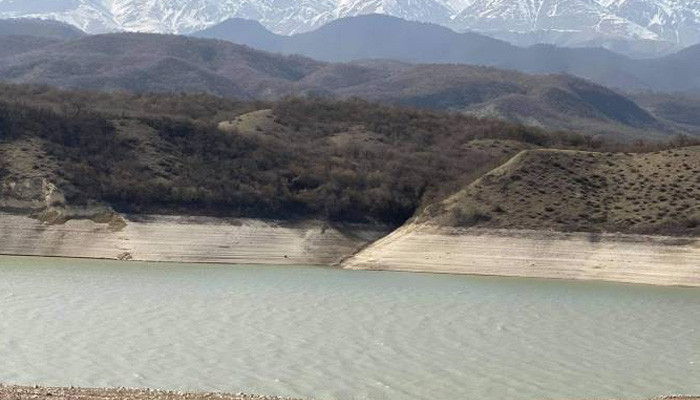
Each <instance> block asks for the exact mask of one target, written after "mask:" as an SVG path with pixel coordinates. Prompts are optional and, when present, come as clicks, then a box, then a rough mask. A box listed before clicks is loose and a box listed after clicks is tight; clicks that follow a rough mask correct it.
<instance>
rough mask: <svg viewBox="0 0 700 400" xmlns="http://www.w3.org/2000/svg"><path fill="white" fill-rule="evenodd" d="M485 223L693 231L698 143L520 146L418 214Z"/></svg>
mask: <svg viewBox="0 0 700 400" xmlns="http://www.w3.org/2000/svg"><path fill="white" fill-rule="evenodd" d="M423 219H429V220H431V221H433V222H436V223H440V224H449V225H457V226H478V227H485V228H523V229H551V230H560V231H603V232H625V233H663V234H683V235H698V234H700V147H687V148H681V149H675V150H668V151H660V152H653V153H646V154H624V153H594V152H580V151H560V150H535V151H526V152H523V153H521V154H519V155H518V156H516V157H515V158H513V159H512V160H511V161H510V162H508V163H507V164H505V165H503V166H501V167H500V168H497V169H496V170H494V171H492V172H490V173H488V174H486V175H485V176H483V177H482V178H481V179H479V180H478V181H476V182H474V183H473V184H471V185H470V186H468V187H467V188H466V189H464V190H463V191H461V192H459V193H458V194H456V195H454V196H452V197H451V198H449V199H448V200H446V201H445V202H444V203H441V204H440V205H437V206H434V207H431V209H430V210H429V211H428V212H427V213H426V214H425V215H424V216H423Z"/></svg>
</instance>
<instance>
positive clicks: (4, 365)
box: [0, 257, 700, 400]
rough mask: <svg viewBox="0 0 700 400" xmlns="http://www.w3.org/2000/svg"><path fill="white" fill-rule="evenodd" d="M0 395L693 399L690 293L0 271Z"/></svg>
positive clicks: (24, 268)
mask: <svg viewBox="0 0 700 400" xmlns="http://www.w3.org/2000/svg"><path fill="white" fill-rule="evenodd" d="M0 382H4V383H14V384H42V385H64V386H65V385H75V386H91V387H94V386H131V387H153V388H165V389H178V390H207V391H209V390H214V391H233V392H239V391H245V392H255V393H261V394H275V395H285V396H299V397H313V398H316V399H431V400H435V399H457V398H460V399H462V398H464V399H467V398H469V399H477V398H493V399H505V398H509V399H555V398H556V399H584V398H610V397H617V398H620V397H623V398H637V397H647V396H656V395H661V394H675V393H700V290H698V289H688V288H661V287H650V286H634V285H617V284H607V283H580V282H579V283H576V282H565V281H542V280H528V279H501V278H485V277H468V276H449V275H420V274H401V273H384V272H357V271H342V270H337V269H324V268H314V267H268V266H258V267H252V266H209V265H183V264H148V263H117V262H108V261H90V260H66V259H41V258H14V257H2V258H0Z"/></svg>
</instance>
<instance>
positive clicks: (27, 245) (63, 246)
mask: <svg viewBox="0 0 700 400" xmlns="http://www.w3.org/2000/svg"><path fill="white" fill-rule="evenodd" d="M388 231H389V229H388V228H385V227H381V226H374V225H360V224H357V225H350V224H347V225H333V226H330V225H327V224H325V223H323V222H322V221H316V220H309V221H301V222H296V223H287V222H278V221H270V220H260V219H231V218H209V217H185V216H162V215H150V216H139V217H138V218H133V219H128V218H127V219H124V221H123V222H121V223H118V224H115V223H113V221H112V222H106V223H100V222H94V221H92V220H89V219H72V220H69V221H67V222H65V223H62V224H47V223H42V222H41V221H39V220H37V219H34V218H30V217H28V216H27V215H20V214H7V213H0V254H4V255H16V256H39V257H66V258H88V259H109V260H124V261H132V260H133V261H156V262H181V263H211V264H276V265H301V264H305V265H323V266H327V265H336V264H338V263H339V262H340V261H341V260H342V259H344V258H346V257H348V256H350V255H352V254H354V253H355V252H357V251H358V250H360V249H361V248H362V247H364V246H366V245H367V244H368V243H370V242H372V241H374V240H376V239H378V238H380V237H382V236H384V235H386V234H387V233H388Z"/></svg>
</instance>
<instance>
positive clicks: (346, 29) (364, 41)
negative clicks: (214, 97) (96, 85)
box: [194, 15, 700, 92]
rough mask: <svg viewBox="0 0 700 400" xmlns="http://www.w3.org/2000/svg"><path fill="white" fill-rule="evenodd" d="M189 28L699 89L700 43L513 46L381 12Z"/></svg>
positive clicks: (318, 48)
mask: <svg viewBox="0 0 700 400" xmlns="http://www.w3.org/2000/svg"><path fill="white" fill-rule="evenodd" d="M194 35H195V36H198V37H204V38H213V39H222V40H227V41H231V42H234V43H239V44H244V45H248V46H252V47H255V48H258V49H261V50H265V51H272V52H280V53H285V54H302V55H305V56H307V57H312V58H315V59H319V60H325V61H331V62H347V61H352V60H361V59H392V60H398V61H404V62H412V63H428V64H431V63H439V64H451V63H460V64H475V65H485V66H492V67H497V68H504V69H513V70H517V71H521V72H525V73H535V74H552V73H556V74H561V73H565V74H570V75H575V76H578V77H582V78H585V79H589V80H592V81H594V82H596V83H598V84H601V85H605V86H609V87H614V88H621V89H635V90H657V91H694V92H700V82H698V81H697V73H695V68H696V65H697V63H698V62H700V53H699V52H698V49H700V46H694V47H689V48H687V49H684V50H682V51H679V52H678V53H676V54H670V55H667V56H664V57H657V58H652V59H644V60H636V59H631V58H629V57H625V56H623V55H621V54H617V53H614V52H612V51H609V50H606V49H604V48H600V46H595V45H591V46H586V47H573V48H567V47H557V46H553V45H544V44H538V45H533V46H530V47H517V46H514V45H511V44H509V43H507V42H504V41H500V40H496V39H493V38H490V37H487V36H484V35H480V34H477V33H473V32H465V33H457V32H454V31H452V30H450V29H448V28H445V27H442V26H439V25H434V24H426V23H418V22H410V21H405V20H402V19H399V18H395V17H389V16H384V15H367V16H360V17H352V18H345V19H340V20H337V21H334V22H331V23H329V24H328V25H325V26H323V27H320V28H318V29H317V30H315V31H311V32H307V33H302V34H297V35H293V36H280V35H275V34H273V33H271V32H269V31H267V30H266V29H265V28H264V27H263V26H262V25H260V24H259V23H257V22H254V21H246V20H240V19H234V20H228V21H224V22H222V23H221V24H219V25H216V26H214V27H211V28H209V29H206V30H204V31H201V32H197V33H195V34H194Z"/></svg>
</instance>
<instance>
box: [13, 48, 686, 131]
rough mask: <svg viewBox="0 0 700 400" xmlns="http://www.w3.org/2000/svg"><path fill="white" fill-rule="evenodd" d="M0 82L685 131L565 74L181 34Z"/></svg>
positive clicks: (31, 58)
mask: <svg viewBox="0 0 700 400" xmlns="http://www.w3.org/2000/svg"><path fill="white" fill-rule="evenodd" d="M32 40H34V39H32ZM0 79H3V80H5V81H9V82H14V83H31V84H36V83H42V84H50V85H53V86H58V87H64V88H80V89H90V90H104V91H119V90H122V91H134V92H187V93H197V92H206V93H211V94H215V95H219V96H224V97H229V98H238V99H261V100H277V99H280V98H284V97H285V96H289V95H305V94H317V95H321V96H324V97H336V98H341V99H343V98H351V97H361V98H365V99H368V100H372V101H381V102H386V103H390V104H397V105H404V106H416V107H424V108H434V109H440V110H449V111H457V112H466V113H469V114H473V115H479V116H489V117H496V118H503V119H506V120H509V121H512V122H517V123H525V124H528V125H533V126H538V127H542V128H546V129H559V130H570V131H576V132H581V133H586V134H589V135H595V134H603V135H609V136H615V137H619V138H627V139H637V138H657V139H663V138H666V137H669V135H673V134H677V133H688V132H686V131H685V130H684V129H683V128H682V127H676V126H669V125H668V124H666V123H665V122H664V121H661V120H658V119H657V118H655V117H654V116H653V115H651V114H649V113H648V112H647V111H645V110H643V109H641V108H640V107H638V106H637V105H636V104H634V102H631V101H630V100H629V99H627V98H626V97H624V96H623V95H621V94H619V93H616V92H614V91H611V90H609V89H606V88H604V87H602V86H599V85H595V84H592V83H590V82H586V81H583V80H581V79H577V78H573V77H565V76H531V75H525V74H521V73H516V72H512V71H500V70H496V69H492V68H484V67H472V66H466V65H411V64H402V63H397V62H389V61H374V62H362V63H351V64H330V63H323V62H319V61H314V60H312V59H308V58H303V57H300V56H282V55H277V54H271V53H265V52H261V51H257V50H254V49H252V48H249V47H245V46H240V45H235V44H231V43H227V42H224V41H215V40H205V39H196V38H187V37H181V36H165V35H149V34H114V35H98V36H89V37H85V38H81V39H77V40H72V41H68V42H62V43H57V44H52V45H49V46H45V47H42V48H39V49H36V50H33V51H29V52H23V53H22V54H17V55H14V56H13V55H8V56H6V57H0Z"/></svg>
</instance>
